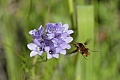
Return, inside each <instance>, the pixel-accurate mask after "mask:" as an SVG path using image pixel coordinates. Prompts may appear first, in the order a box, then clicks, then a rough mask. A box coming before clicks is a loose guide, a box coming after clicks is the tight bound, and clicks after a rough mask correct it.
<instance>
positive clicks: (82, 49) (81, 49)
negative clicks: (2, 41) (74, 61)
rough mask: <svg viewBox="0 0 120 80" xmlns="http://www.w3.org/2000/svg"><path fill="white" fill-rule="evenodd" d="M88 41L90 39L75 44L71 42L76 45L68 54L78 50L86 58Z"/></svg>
mask: <svg viewBox="0 0 120 80" xmlns="http://www.w3.org/2000/svg"><path fill="white" fill-rule="evenodd" d="M89 41H90V39H88V40H86V41H85V42H84V43H75V44H73V45H74V46H75V47H76V49H75V50H74V51H72V52H71V53H69V54H71V55H72V54H75V53H77V52H78V51H79V52H80V53H81V54H82V55H83V57H84V58H85V59H86V57H87V56H88V55H90V53H89V50H90V49H89V48H87V45H88V43H89ZM92 52H97V51H92Z"/></svg>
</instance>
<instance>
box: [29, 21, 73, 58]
mask: <svg viewBox="0 0 120 80" xmlns="http://www.w3.org/2000/svg"><path fill="white" fill-rule="evenodd" d="M68 28H69V25H68V24H64V25H62V23H61V22H59V23H47V24H46V30H44V28H43V27H42V25H41V26H40V27H39V28H38V30H36V29H34V30H31V31H30V32H29V34H30V35H31V36H32V38H33V43H29V44H28V45H27V47H28V48H29V49H30V50H31V53H30V57H33V56H35V55H37V54H38V55H40V56H41V55H42V53H43V52H47V59H51V58H52V57H55V58H59V54H63V55H65V54H66V49H70V48H71V46H70V45H69V43H70V42H71V41H72V40H73V38H72V37H71V36H70V34H72V33H73V32H74V31H73V30H68Z"/></svg>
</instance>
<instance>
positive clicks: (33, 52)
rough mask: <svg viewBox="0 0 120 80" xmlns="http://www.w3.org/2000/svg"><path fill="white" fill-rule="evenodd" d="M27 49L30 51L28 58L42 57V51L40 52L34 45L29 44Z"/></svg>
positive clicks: (39, 48)
mask: <svg viewBox="0 0 120 80" xmlns="http://www.w3.org/2000/svg"><path fill="white" fill-rule="evenodd" d="M27 47H28V48H29V49H30V50H31V53H30V57H33V56H35V55H37V54H38V55H42V53H43V51H42V50H41V47H39V46H37V45H36V44H34V43H29V44H28V45H27Z"/></svg>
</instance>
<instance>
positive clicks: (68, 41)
mask: <svg viewBox="0 0 120 80" xmlns="http://www.w3.org/2000/svg"><path fill="white" fill-rule="evenodd" d="M72 40H73V38H72V37H67V38H66V39H65V42H66V43H70V42H71V41H72Z"/></svg>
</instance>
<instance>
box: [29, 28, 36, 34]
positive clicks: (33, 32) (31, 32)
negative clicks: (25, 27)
mask: <svg viewBox="0 0 120 80" xmlns="http://www.w3.org/2000/svg"><path fill="white" fill-rule="evenodd" d="M36 31H37V30H36V29H34V30H31V31H29V34H30V35H34V34H35V32H36Z"/></svg>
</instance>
